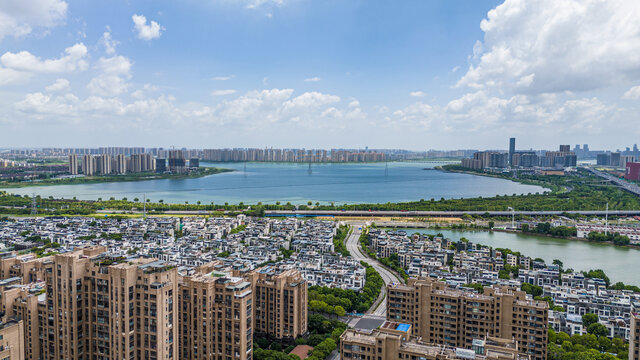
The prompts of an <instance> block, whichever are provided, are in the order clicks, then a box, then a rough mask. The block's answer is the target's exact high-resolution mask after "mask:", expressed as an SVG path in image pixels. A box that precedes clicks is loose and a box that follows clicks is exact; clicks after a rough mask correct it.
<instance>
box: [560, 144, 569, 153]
mask: <svg viewBox="0 0 640 360" xmlns="http://www.w3.org/2000/svg"><path fill="white" fill-rule="evenodd" d="M570 151H571V145H560V152H570Z"/></svg>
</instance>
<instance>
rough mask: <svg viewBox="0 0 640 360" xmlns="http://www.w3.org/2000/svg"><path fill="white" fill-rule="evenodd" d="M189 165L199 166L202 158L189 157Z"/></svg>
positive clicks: (192, 166) (191, 166)
mask: <svg viewBox="0 0 640 360" xmlns="http://www.w3.org/2000/svg"><path fill="white" fill-rule="evenodd" d="M189 167H190V168H199V167H200V159H198V158H191V159H189Z"/></svg>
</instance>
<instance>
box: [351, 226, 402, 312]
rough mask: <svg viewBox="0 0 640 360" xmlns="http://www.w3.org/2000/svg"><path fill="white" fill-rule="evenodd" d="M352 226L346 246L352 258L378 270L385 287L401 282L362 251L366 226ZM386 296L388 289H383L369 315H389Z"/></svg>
mask: <svg viewBox="0 0 640 360" xmlns="http://www.w3.org/2000/svg"><path fill="white" fill-rule="evenodd" d="M350 225H351V226H352V229H353V230H352V231H351V234H349V237H348V238H347V242H346V246H347V250H349V253H351V256H352V257H353V258H354V259H356V260H358V261H364V262H366V263H368V264H369V265H371V266H373V268H374V269H376V271H377V272H378V274H380V276H381V277H382V280H384V284H385V286H386V285H389V284H391V283H398V282H401V281H400V279H399V278H398V276H397V275H396V274H394V273H393V272H391V271H390V270H388V269H387V268H386V267H384V266H383V265H382V264H381V263H379V262H378V261H377V260H373V259H371V258H370V257H368V256H366V255H364V254H363V253H362V251H361V250H360V241H359V239H360V234H361V233H362V230H361V229H362V227H363V226H364V224H362V223H350ZM385 295H386V289H385V288H383V289H382V291H380V296H378V299H377V300H376V301H375V303H374V304H373V305H372V306H371V308H369V310H368V311H367V314H373V315H379V316H386V315H387V298H386V296H385Z"/></svg>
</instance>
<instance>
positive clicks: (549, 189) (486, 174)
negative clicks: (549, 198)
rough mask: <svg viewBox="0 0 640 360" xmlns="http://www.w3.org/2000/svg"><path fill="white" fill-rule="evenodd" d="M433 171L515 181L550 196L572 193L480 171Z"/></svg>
mask: <svg viewBox="0 0 640 360" xmlns="http://www.w3.org/2000/svg"><path fill="white" fill-rule="evenodd" d="M445 166H446V165H445ZM425 170H426V169H425ZM433 170H438V171H442V172H448V173H457V174H466V175H475V176H484V177H490V178H494V179H503V180H509V181H513V182H515V183H518V184H523V185H534V186H540V187H541V188H543V189H546V190H548V191H549V192H550V194H564V193H566V192H569V191H570V189H568V188H566V187H562V189H554V188H552V187H549V186H550V185H549V184H546V183H539V182H535V181H522V180H520V179H519V178H508V177H505V176H500V175H497V174H492V173H487V172H478V171H471V170H458V169H445V168H443V167H442V166H435V167H434V168H433ZM543 194H544V193H543Z"/></svg>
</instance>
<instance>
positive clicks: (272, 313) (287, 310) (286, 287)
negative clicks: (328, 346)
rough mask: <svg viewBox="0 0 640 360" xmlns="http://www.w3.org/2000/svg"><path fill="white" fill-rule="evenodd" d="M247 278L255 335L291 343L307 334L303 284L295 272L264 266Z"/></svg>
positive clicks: (305, 290) (304, 284)
mask: <svg viewBox="0 0 640 360" xmlns="http://www.w3.org/2000/svg"><path fill="white" fill-rule="evenodd" d="M247 278H248V280H249V281H250V282H251V283H252V285H253V294H254V296H253V299H254V308H255V309H254V316H253V319H254V326H253V327H254V329H255V333H256V334H258V335H262V336H267V337H271V338H275V339H282V340H285V341H291V342H292V341H293V340H295V339H296V338H297V337H299V336H302V335H305V334H306V333H307V281H306V280H305V279H304V278H303V277H302V275H301V274H300V272H299V271H296V270H285V271H278V270H276V269H274V268H272V267H269V266H267V267H264V268H261V269H259V270H258V271H254V272H252V273H249V274H248V275H247Z"/></svg>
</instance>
